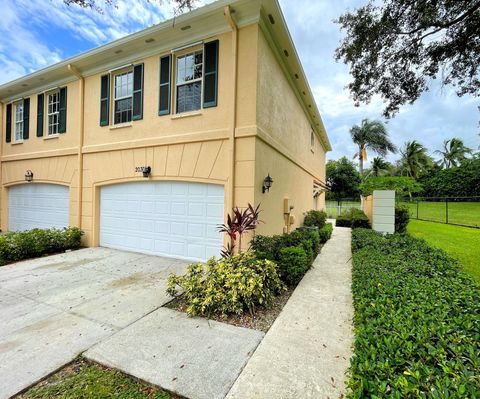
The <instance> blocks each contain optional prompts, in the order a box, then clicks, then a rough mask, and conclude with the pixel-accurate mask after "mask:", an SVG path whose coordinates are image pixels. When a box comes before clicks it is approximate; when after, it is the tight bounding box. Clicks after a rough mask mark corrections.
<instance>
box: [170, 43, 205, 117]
mask: <svg viewBox="0 0 480 399" xmlns="http://www.w3.org/2000/svg"><path fill="white" fill-rule="evenodd" d="M196 53H202V76H201V77H200V78H196V79H192V80H189V81H188V82H182V83H178V60H179V59H181V58H185V57H188V56H189V55H192V54H193V55H194V59H195V54H196ZM174 64H175V70H174V74H173V75H172V77H173V79H174V88H175V90H174V93H173V101H174V106H175V114H188V113H195V112H199V111H201V110H202V109H203V90H204V87H203V77H204V76H205V49H204V47H203V46H202V47H201V48H197V49H189V50H188V51H185V52H182V53H181V54H177V55H175V62H174ZM196 82H200V108H198V109H196V110H192V111H181V112H179V111H178V107H177V106H178V104H177V93H178V90H177V89H178V87H179V86H186V85H189V84H192V83H196Z"/></svg>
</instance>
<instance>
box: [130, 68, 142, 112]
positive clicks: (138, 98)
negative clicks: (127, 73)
mask: <svg viewBox="0 0 480 399" xmlns="http://www.w3.org/2000/svg"><path fill="white" fill-rule="evenodd" d="M142 118H143V64H138V65H135V66H134V67H133V112H132V119H133V120H134V121H138V120H140V119H142Z"/></svg>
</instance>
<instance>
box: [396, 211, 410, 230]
mask: <svg viewBox="0 0 480 399" xmlns="http://www.w3.org/2000/svg"><path fill="white" fill-rule="evenodd" d="M409 221H410V211H409V209H408V207H406V206H404V205H396V206H395V232H396V233H401V234H403V233H406V232H407V226H408V222H409Z"/></svg>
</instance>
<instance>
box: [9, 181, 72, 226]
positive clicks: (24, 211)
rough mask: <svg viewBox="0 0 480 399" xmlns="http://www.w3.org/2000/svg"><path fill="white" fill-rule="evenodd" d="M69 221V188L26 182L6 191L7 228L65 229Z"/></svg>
mask: <svg viewBox="0 0 480 399" xmlns="http://www.w3.org/2000/svg"><path fill="white" fill-rule="evenodd" d="M68 221H69V189H68V187H67V186H60V185H58V184H43V183H26V184H20V185H18V186H12V187H10V188H9V189H8V229H9V230H10V231H23V230H30V229H34V228H43V229H47V228H52V227H55V228H59V229H61V228H64V227H67V226H68V224H69V223H68Z"/></svg>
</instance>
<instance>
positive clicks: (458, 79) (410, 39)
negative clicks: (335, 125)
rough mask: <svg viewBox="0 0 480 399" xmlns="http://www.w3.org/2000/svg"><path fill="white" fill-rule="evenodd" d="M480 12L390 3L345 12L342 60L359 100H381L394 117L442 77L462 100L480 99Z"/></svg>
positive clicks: (439, 4) (449, 5) (468, 7)
mask: <svg viewBox="0 0 480 399" xmlns="http://www.w3.org/2000/svg"><path fill="white" fill-rule="evenodd" d="M479 8H480V6H479V4H478V2H476V1H475V0H466V1H451V0H437V1H403V0H384V1H380V2H375V1H368V2H364V5H363V6H362V7H358V8H356V9H355V10H353V11H347V12H345V14H343V15H342V16H340V18H339V19H338V20H337V23H339V24H340V26H341V28H342V29H343V30H344V34H343V40H342V42H341V44H340V46H339V47H338V48H337V50H336V59H337V60H342V61H343V62H345V63H347V64H349V66H350V74H351V76H352V78H353V81H352V82H351V83H350V84H349V85H348V87H349V89H350V92H351V93H352V96H353V100H354V101H355V102H356V103H357V104H359V103H369V102H370V101H371V99H372V97H373V96H375V95H379V96H380V97H381V98H382V99H383V100H384V102H385V103H386V108H385V110H384V115H385V116H387V117H391V116H392V115H393V114H395V113H396V112H398V110H399V108H400V106H402V105H404V104H411V103H413V102H414V101H415V100H417V99H418V98H419V97H420V95H421V94H422V93H423V92H424V91H426V90H428V83H429V80H431V79H436V78H439V79H441V82H442V84H443V85H447V86H453V87H455V88H456V92H457V94H458V95H459V96H462V95H465V94H469V95H472V96H478V95H479V94H480V85H479V83H478V76H479V72H480V70H479V65H480V64H479V63H478V54H479V53H480V41H479V40H478V39H479V30H478V14H479ZM439 72H440V73H439Z"/></svg>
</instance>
